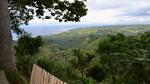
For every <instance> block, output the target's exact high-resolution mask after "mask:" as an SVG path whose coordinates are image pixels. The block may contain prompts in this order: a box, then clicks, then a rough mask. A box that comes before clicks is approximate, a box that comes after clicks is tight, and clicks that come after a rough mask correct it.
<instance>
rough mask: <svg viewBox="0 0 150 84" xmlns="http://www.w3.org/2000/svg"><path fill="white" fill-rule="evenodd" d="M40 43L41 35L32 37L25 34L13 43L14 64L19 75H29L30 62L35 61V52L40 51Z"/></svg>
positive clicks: (41, 42) (41, 43)
mask: <svg viewBox="0 0 150 84" xmlns="http://www.w3.org/2000/svg"><path fill="white" fill-rule="evenodd" d="M42 45H43V41H42V38H41V36H37V37H36V38H33V37H31V36H30V35H28V34H25V35H22V36H21V37H20V38H19V39H18V41H17V43H16V45H15V49H16V64H17V69H18V70H19V72H20V74H21V75H23V76H25V77H29V76H30V73H31V69H32V64H33V63H34V62H35V61H36V54H37V53H38V52H39V51H40V47H41V46H42ZM28 79H29V78H28Z"/></svg>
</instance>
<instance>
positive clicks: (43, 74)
mask: <svg viewBox="0 0 150 84" xmlns="http://www.w3.org/2000/svg"><path fill="white" fill-rule="evenodd" d="M30 84H67V83H65V82H63V81H61V80H59V79H58V78H57V77H55V76H53V75H51V74H50V73H48V72H47V71H45V70H44V69H42V68H40V67H39V66H37V65H35V64H34V65H33V69H32V74H31V79H30Z"/></svg>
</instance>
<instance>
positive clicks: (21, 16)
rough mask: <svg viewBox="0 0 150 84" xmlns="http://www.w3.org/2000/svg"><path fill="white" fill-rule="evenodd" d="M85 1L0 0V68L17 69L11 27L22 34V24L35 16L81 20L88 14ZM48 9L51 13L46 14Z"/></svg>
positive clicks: (60, 19)
mask: <svg viewBox="0 0 150 84" xmlns="http://www.w3.org/2000/svg"><path fill="white" fill-rule="evenodd" d="M84 2H85V1H78V0H75V1H73V2H69V1H66V0H63V1H62V0H0V25H1V26H0V69H2V70H6V69H7V70H11V71H17V69H16V64H15V56H14V54H15V53H14V49H13V45H12V35H11V29H12V30H14V31H15V32H16V33H17V34H21V33H22V30H21V29H20V28H19V26H20V25H21V24H27V23H28V22H29V21H30V20H31V19H33V17H34V16H37V17H39V18H41V19H50V18H51V17H53V18H55V19H56V20H59V21H60V22H62V21H64V22H67V21H75V22H77V21H80V18H81V17H82V16H84V15H86V11H87V9H86V6H85V4H84ZM46 11H48V13H49V15H48V16H45V14H46V13H47V12H46Z"/></svg>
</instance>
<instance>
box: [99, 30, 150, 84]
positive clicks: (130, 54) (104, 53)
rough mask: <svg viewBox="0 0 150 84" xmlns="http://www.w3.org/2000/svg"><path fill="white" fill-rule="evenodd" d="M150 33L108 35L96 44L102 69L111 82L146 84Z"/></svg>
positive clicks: (117, 83) (114, 83) (113, 83)
mask: <svg viewBox="0 0 150 84" xmlns="http://www.w3.org/2000/svg"><path fill="white" fill-rule="evenodd" d="M149 34H150V33H149V32H146V33H144V34H139V35H137V36H124V35H122V34H118V35H116V36H109V37H108V38H107V39H105V40H104V41H101V42H100V43H99V45H98V48H97V50H96V52H97V53H98V54H99V56H100V62H101V66H102V69H103V71H104V72H105V73H106V74H107V77H108V78H109V77H110V78H111V80H112V81H111V83H112V84H120V81H122V82H124V84H148V81H149V76H148V75H146V74H145V73H149V71H147V69H148V70H149V68H148V65H149V61H148V60H146V59H149V58H148V57H149V56H150V52H149V44H150V40H149V39H150V35H149Z"/></svg>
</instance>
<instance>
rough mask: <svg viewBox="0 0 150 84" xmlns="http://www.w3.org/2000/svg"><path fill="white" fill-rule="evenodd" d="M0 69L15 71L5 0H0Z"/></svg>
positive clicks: (6, 2)
mask: <svg viewBox="0 0 150 84" xmlns="http://www.w3.org/2000/svg"><path fill="white" fill-rule="evenodd" d="M0 69H9V70H16V65H15V56H14V53H13V45H12V35H11V28H10V17H9V10H8V1H7V0H0Z"/></svg>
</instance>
